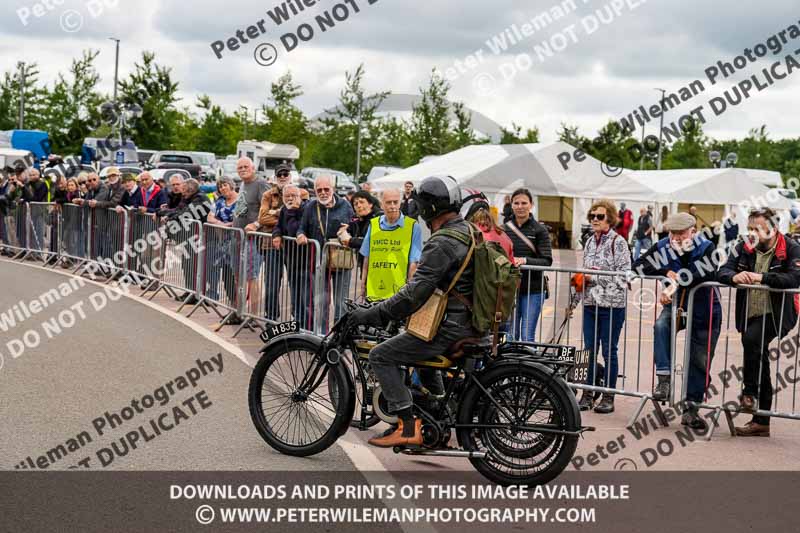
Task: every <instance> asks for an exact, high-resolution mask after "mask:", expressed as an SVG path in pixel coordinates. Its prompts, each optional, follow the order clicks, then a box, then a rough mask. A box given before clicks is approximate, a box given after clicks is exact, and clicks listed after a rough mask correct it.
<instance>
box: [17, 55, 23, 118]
mask: <svg viewBox="0 0 800 533" xmlns="http://www.w3.org/2000/svg"><path fill="white" fill-rule="evenodd" d="M17 68H19V129H21V130H24V129H25V62H23V61H20V62H19V63H17Z"/></svg>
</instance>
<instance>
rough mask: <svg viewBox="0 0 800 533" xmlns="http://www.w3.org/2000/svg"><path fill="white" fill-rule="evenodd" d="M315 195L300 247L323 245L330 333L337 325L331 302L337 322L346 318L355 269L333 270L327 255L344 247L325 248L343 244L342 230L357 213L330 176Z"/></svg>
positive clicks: (303, 223)
mask: <svg viewBox="0 0 800 533" xmlns="http://www.w3.org/2000/svg"><path fill="white" fill-rule="evenodd" d="M314 191H315V192H316V193H317V197H316V199H314V200H311V201H310V202H309V203H308V205H306V208H305V211H304V212H303V220H302V221H301V222H300V227H299V228H298V230H297V244H298V245H300V246H305V245H307V244H308V242H309V240H314V241H316V242H317V244H319V247H320V250H321V251H322V253H323V256H322V261H323V264H325V265H327V271H326V272H325V280H324V281H323V287H322V302H323V304H322V317H321V318H322V324H323V327H324V328H325V329H327V328H329V327H330V326H331V325H333V323H332V322H331V321H330V320H329V306H330V302H331V298H332V299H333V304H334V317H333V321H336V320H338V319H339V317H340V316H341V314H342V303H343V301H344V299H345V298H346V297H347V295H348V292H349V290H350V278H351V275H352V266H351V269H347V268H342V267H341V266H340V268H333V266H332V265H331V261H330V260H329V257H331V255H328V256H326V255H324V254H331V252H333V253H334V254H335V253H339V249H341V248H342V247H340V246H339V245H338V244H333V245H332V246H329V247H328V248H327V249H326V248H324V246H325V243H327V242H328V241H334V243H338V242H339V241H338V232H339V229H340V228H341V227H342V226H345V227H347V225H348V224H349V223H350V220H351V219H352V218H353V216H355V213H354V212H353V207H352V206H351V205H350V202H348V201H347V200H345V199H344V198H339V197H338V196H336V194H334V189H333V182H332V180H331V177H330V176H326V175H322V176H320V177H318V178H317V179H316V181H314ZM344 251H345V252H346V253H348V254H352V252H351V251H350V249H348V248H344ZM351 265H355V258H353V261H352V263H351ZM315 292H316V291H315Z"/></svg>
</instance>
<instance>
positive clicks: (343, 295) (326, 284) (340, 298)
mask: <svg viewBox="0 0 800 533" xmlns="http://www.w3.org/2000/svg"><path fill="white" fill-rule="evenodd" d="M360 261H361V257H360V255H359V254H358V252H357V251H356V250H353V249H351V248H348V247H346V246H342V245H341V244H339V243H338V242H335V241H328V242H326V243H325V245H324V246H323V247H322V255H321V261H320V268H319V270H318V273H317V276H316V279H317V287H316V288H315V289H314V291H313V294H314V303H315V305H316V317H317V324H316V333H321V334H325V333H327V332H328V331H329V330H330V328H331V326H333V324H334V323H335V322H336V321H337V320H338V319H339V317H340V316H341V315H342V313H343V312H344V301H345V300H346V299H348V298H350V299H353V300H356V299H358V297H359V293H358V291H359V287H360V277H359V272H360V270H361V269H360V268H359V266H360Z"/></svg>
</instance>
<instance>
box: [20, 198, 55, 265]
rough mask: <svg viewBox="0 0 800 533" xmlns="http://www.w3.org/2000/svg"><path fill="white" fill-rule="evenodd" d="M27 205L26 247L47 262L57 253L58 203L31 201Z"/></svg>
mask: <svg viewBox="0 0 800 533" xmlns="http://www.w3.org/2000/svg"><path fill="white" fill-rule="evenodd" d="M27 205H28V224H27V233H28V235H27V242H28V249H29V250H30V251H32V252H34V253H35V254H37V255H38V256H39V258H40V259H42V261H44V263H49V262H50V261H52V259H53V258H54V257H55V256H57V255H58V228H59V223H58V218H59V211H58V210H59V206H58V204H53V203H46V202H31V203H29V204H27Z"/></svg>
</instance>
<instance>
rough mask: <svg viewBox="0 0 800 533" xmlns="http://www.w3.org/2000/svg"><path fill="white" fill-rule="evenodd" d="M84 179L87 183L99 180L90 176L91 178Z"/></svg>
mask: <svg viewBox="0 0 800 533" xmlns="http://www.w3.org/2000/svg"><path fill="white" fill-rule="evenodd" d="M86 181H87V182H88V183H94V182H96V181H99V180H98V179H97V178H92V179H88V180H86Z"/></svg>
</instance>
